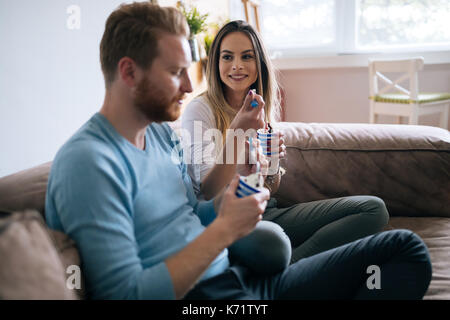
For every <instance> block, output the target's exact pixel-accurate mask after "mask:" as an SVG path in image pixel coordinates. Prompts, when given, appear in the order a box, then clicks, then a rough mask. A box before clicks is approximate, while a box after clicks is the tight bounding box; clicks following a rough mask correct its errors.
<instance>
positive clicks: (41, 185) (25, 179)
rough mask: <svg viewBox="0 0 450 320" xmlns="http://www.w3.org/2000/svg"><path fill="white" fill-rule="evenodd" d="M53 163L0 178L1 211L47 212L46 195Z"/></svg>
mask: <svg viewBox="0 0 450 320" xmlns="http://www.w3.org/2000/svg"><path fill="white" fill-rule="evenodd" d="M50 167H51V162H47V163H44V164H41V165H39V166H36V167H33V168H31V169H27V170H23V171H20V172H17V173H14V174H11V175H9V176H6V177H3V178H0V210H1V211H6V212H12V211H22V210H25V209H35V210H37V211H39V212H40V213H41V214H44V210H45V193H46V191H47V180H48V175H49V172H50Z"/></svg>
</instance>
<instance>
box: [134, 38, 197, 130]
mask: <svg viewBox="0 0 450 320" xmlns="http://www.w3.org/2000/svg"><path fill="white" fill-rule="evenodd" d="M158 46H159V54H158V56H157V57H156V58H155V59H154V60H153V63H152V65H151V67H150V69H149V70H145V71H144V72H143V76H142V78H141V80H140V81H139V82H138V84H137V86H136V92H135V97H134V105H135V106H136V108H137V109H138V110H139V111H140V112H141V113H142V114H144V115H145V117H146V118H147V119H148V120H149V121H151V122H163V121H175V120H176V119H178V117H179V116H180V113H181V105H182V103H183V99H184V96H185V94H186V93H189V92H192V85H191V81H190V79H189V75H188V70H187V69H188V67H189V65H190V63H191V51H190V47H189V43H188V41H187V40H186V38H185V37H182V36H176V35H170V34H164V35H162V37H161V38H160V39H159V41H158Z"/></svg>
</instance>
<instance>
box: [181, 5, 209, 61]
mask: <svg viewBox="0 0 450 320" xmlns="http://www.w3.org/2000/svg"><path fill="white" fill-rule="evenodd" d="M177 5H178V8H179V9H180V10H181V12H182V13H183V15H184V16H185V17H186V20H187V23H188V25H189V29H190V33H191V35H190V38H189V45H190V46H191V53H192V61H199V60H200V51H199V48H198V42H197V39H196V35H197V34H199V33H200V32H203V31H206V29H207V24H206V18H207V17H208V14H207V13H206V14H200V12H199V11H198V9H197V8H196V7H195V6H191V7H190V8H189V9H186V7H185V6H184V4H182V3H181V1H179V2H178V4H177Z"/></svg>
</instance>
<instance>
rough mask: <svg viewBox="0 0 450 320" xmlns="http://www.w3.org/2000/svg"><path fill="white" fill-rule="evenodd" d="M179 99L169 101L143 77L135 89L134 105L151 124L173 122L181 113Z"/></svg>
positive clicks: (161, 91)
mask: <svg viewBox="0 0 450 320" xmlns="http://www.w3.org/2000/svg"><path fill="white" fill-rule="evenodd" d="M181 99H182V97H180V98H178V97H177V98H174V99H172V100H170V99H169V98H167V97H166V94H165V92H164V91H163V90H161V89H158V88H157V86H155V85H151V84H150V81H149V79H148V78H147V77H145V78H144V79H142V80H141V81H140V82H139V83H138V85H137V87H136V97H135V99H134V105H135V106H136V108H137V109H138V110H139V111H140V112H142V114H144V115H145V117H146V118H147V119H148V120H149V121H151V122H164V121H175V120H177V119H178V118H179V116H180V113H181V107H180V105H179V103H178V101H179V100H181Z"/></svg>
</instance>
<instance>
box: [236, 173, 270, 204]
mask: <svg viewBox="0 0 450 320" xmlns="http://www.w3.org/2000/svg"><path fill="white" fill-rule="evenodd" d="M263 181H264V180H263V179H262V177H261V176H260V174H259V173H254V174H251V175H248V176H247V177H240V178H239V185H238V187H237V189H236V196H238V197H239V198H243V197H246V196H250V195H252V194H254V193H258V192H260V190H261V188H262V187H263V184H264V182H263Z"/></svg>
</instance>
